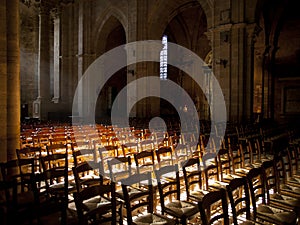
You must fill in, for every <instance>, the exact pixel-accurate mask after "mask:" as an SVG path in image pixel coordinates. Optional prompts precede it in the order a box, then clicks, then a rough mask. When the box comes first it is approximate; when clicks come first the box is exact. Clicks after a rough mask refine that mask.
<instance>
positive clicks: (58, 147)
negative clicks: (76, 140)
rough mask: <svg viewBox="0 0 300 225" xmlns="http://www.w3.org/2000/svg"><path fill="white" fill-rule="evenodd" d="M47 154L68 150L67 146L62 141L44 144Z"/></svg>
mask: <svg viewBox="0 0 300 225" xmlns="http://www.w3.org/2000/svg"><path fill="white" fill-rule="evenodd" d="M46 148H47V154H48V155H51V154H56V153H65V152H67V151H68V146H67V145H66V144H64V143H58V144H50V145H47V146H46Z"/></svg>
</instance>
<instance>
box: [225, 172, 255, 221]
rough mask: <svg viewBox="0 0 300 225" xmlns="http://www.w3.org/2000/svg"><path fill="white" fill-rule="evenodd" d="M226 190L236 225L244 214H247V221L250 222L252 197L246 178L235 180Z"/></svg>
mask: <svg viewBox="0 0 300 225" xmlns="http://www.w3.org/2000/svg"><path fill="white" fill-rule="evenodd" d="M226 188H227V194H228V198H229V201H230V205H231V210H232V219H233V222H234V225H238V224H239V221H238V217H239V216H241V215H243V214H246V219H248V220H250V219H251V218H250V216H251V211H250V196H249V187H248V182H247V179H246V178H245V177H241V178H234V179H232V180H231V181H230V182H229V184H228V186H226Z"/></svg>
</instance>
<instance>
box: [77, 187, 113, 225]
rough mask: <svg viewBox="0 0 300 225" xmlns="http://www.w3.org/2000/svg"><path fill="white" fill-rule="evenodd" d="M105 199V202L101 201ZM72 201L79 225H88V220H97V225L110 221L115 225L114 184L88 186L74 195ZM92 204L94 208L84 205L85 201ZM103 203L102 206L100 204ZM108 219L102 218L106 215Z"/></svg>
mask: <svg viewBox="0 0 300 225" xmlns="http://www.w3.org/2000/svg"><path fill="white" fill-rule="evenodd" d="M103 199H105V201H103ZM74 200H75V205H76V209H77V215H78V219H79V224H83V225H88V224H89V221H90V220H93V219H95V218H97V219H98V220H97V222H98V224H101V223H104V222H108V221H111V224H113V225H115V224H116V220H117V218H116V217H117V213H116V193H115V184H114V183H111V184H106V185H103V184H102V185H100V184H98V185H94V186H88V187H86V188H84V189H82V190H81V191H79V192H75V193H74ZM89 200H90V202H91V204H94V207H90V208H89V207H88V206H87V205H85V201H87V202H88V201H89ZM101 202H103V204H101ZM108 212H109V213H111V216H110V217H104V216H103V215H105V214H106V215H107V213H108Z"/></svg>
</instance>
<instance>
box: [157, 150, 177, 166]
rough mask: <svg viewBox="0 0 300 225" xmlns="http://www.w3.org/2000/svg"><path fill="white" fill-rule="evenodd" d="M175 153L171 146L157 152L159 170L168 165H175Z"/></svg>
mask: <svg viewBox="0 0 300 225" xmlns="http://www.w3.org/2000/svg"><path fill="white" fill-rule="evenodd" d="M172 153H173V151H172V148H171V147H169V146H162V147H159V148H158V149H157V150H155V154H156V158H157V162H158V166H159V168H161V167H163V166H166V165H173V164H174V160H173V154H172Z"/></svg>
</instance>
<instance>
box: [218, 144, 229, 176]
mask: <svg viewBox="0 0 300 225" xmlns="http://www.w3.org/2000/svg"><path fill="white" fill-rule="evenodd" d="M217 159H218V165H219V171H220V179H221V181H223V175H224V174H230V173H232V166H231V165H232V159H231V157H230V152H229V149H228V148H221V149H220V150H219V151H218V156H217Z"/></svg>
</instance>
